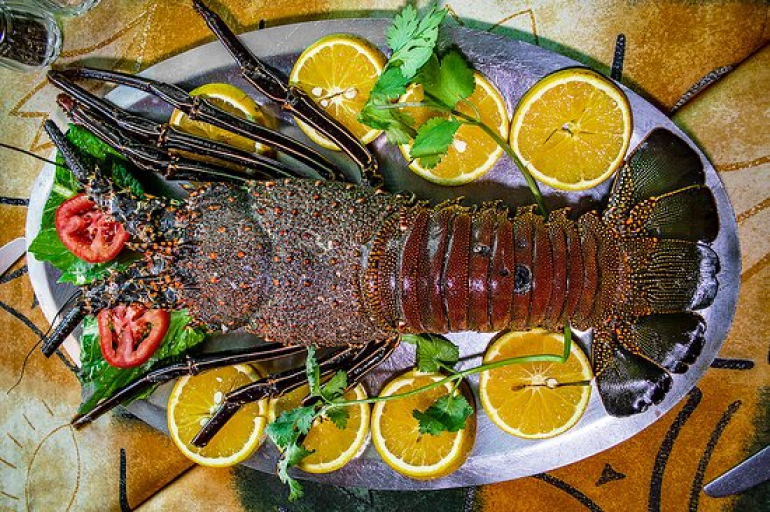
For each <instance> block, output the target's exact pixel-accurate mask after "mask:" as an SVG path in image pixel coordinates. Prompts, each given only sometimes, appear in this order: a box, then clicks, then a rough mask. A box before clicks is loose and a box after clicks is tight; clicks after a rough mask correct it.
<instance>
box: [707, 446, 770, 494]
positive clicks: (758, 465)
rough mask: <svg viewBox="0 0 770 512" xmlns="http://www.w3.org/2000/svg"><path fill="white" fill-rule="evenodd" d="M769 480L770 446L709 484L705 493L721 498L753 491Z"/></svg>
mask: <svg viewBox="0 0 770 512" xmlns="http://www.w3.org/2000/svg"><path fill="white" fill-rule="evenodd" d="M767 480H770V446H766V447H764V448H763V449H762V450H760V451H758V452H757V453H755V454H754V455H752V456H751V457H749V458H748V459H746V460H744V461H743V462H741V463H740V464H738V465H737V466H735V467H734V468H732V469H730V470H729V471H727V472H726V473H723V474H722V475H720V476H718V477H717V478H715V479H714V480H712V481H711V482H709V483H708V484H707V485H706V486H705V487H704V488H703V492H705V493H706V494H707V495H709V496H711V497H712V498H721V497H723V496H730V495H732V494H738V493H740V492H743V491H745V490H747V489H751V488H752V487H754V486H755V485H759V484H761V483H762V482H766V481H767Z"/></svg>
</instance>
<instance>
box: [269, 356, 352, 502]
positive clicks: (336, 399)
mask: <svg viewBox="0 0 770 512" xmlns="http://www.w3.org/2000/svg"><path fill="white" fill-rule="evenodd" d="M305 374H306V376H307V380H308V387H309V388H310V395H309V398H310V399H309V400H305V403H309V404H310V405H303V406H300V407H296V408H294V409H291V410H289V411H284V412H282V413H281V415H280V416H279V417H278V418H277V419H276V420H275V421H274V422H272V423H270V424H269V425H268V426H267V429H266V432H267V435H268V437H269V438H270V439H271V440H272V441H273V443H275V445H276V446H277V447H278V448H279V449H280V450H281V451H282V452H283V453H282V455H281V458H280V459H279V460H278V467H277V470H278V477H279V478H280V479H281V481H282V482H283V483H285V484H287V485H288V486H289V501H295V500H298V499H299V498H301V497H302V496H303V495H304V491H303V489H302V485H301V484H300V483H299V482H298V481H297V480H296V479H294V478H293V477H292V476H291V475H289V469H290V468H292V467H294V466H296V465H297V464H299V463H300V462H301V461H302V459H304V458H305V457H307V456H309V455H311V454H312V453H313V452H312V451H311V450H308V449H306V448H305V447H304V446H303V445H302V443H303V441H304V439H305V436H306V435H307V434H308V432H310V427H312V426H313V422H314V421H315V420H316V419H318V418H320V417H326V418H328V419H329V420H331V421H332V422H333V423H334V424H335V425H336V426H337V428H339V429H341V430H342V429H344V428H345V427H346V426H347V423H348V417H349V413H348V410H347V409H346V408H345V407H342V406H343V405H345V404H347V403H351V402H346V401H345V400H344V399H343V398H342V395H343V394H344V393H345V390H346V389H347V387H348V378H347V374H346V373H345V372H344V371H338V372H337V373H336V374H335V375H334V376H332V378H331V379H329V380H328V381H327V382H326V383H324V384H321V369H320V366H319V364H318V360H317V359H316V357H315V349H314V348H313V347H308V350H307V359H306V360H305ZM336 405H339V407H336ZM332 406H335V407H332Z"/></svg>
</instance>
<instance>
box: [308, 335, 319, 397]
mask: <svg viewBox="0 0 770 512" xmlns="http://www.w3.org/2000/svg"><path fill="white" fill-rule="evenodd" d="M305 375H307V383H308V386H309V387H310V395H311V396H321V388H320V382H321V368H320V367H319V366H318V361H317V360H316V358H315V347H313V346H312V345H310V346H308V347H307V359H305Z"/></svg>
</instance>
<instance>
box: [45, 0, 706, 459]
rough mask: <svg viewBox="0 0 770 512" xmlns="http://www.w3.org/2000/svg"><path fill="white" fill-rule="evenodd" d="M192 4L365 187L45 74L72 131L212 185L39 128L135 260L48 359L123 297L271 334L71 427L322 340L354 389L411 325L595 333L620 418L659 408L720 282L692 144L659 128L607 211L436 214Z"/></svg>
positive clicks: (456, 208)
mask: <svg viewBox="0 0 770 512" xmlns="http://www.w3.org/2000/svg"><path fill="white" fill-rule="evenodd" d="M194 5H195V7H196V9H197V10H198V12H199V13H200V14H201V15H202V16H203V18H204V20H205V21H206V22H207V24H208V25H209V26H210V27H211V29H212V30H213V31H214V33H215V34H216V35H217V36H218V38H219V39H220V41H222V43H223V44H224V45H225V47H226V48H227V49H228V51H229V52H230V53H231V55H232V56H233V57H234V58H235V60H236V61H237V63H238V65H239V66H240V68H241V70H242V72H243V75H244V77H245V78H246V79H247V80H248V81H249V82H250V83H252V84H253V85H254V86H255V87H257V88H258V89H259V90H260V91H261V92H263V93H264V94H265V95H266V96H267V97H268V98H270V99H272V100H274V101H277V102H279V103H280V104H281V105H282V106H283V107H284V108H286V109H289V110H290V111H291V112H293V113H295V114H296V115H297V116H298V117H299V118H300V119H302V120H303V121H305V122H307V123H308V124H310V125H311V126H313V127H314V128H315V129H316V130H318V131H320V132H321V133H323V134H324V135H325V136H326V137H327V138H329V139H331V140H335V141H336V142H337V143H338V145H339V146H340V147H341V148H342V149H343V150H344V151H345V152H346V153H347V154H348V156H349V157H350V158H351V159H352V160H353V161H354V162H355V163H356V164H357V165H358V167H359V168H360V170H361V176H360V181H361V183H360V184H355V183H350V182H343V181H339V179H340V178H341V174H340V173H339V172H338V171H337V170H336V169H335V167H334V165H333V164H331V163H330V162H329V161H328V160H326V159H325V158H324V157H323V156H321V155H320V154H319V153H317V152H316V151H315V150H313V149H312V148H309V147H307V146H305V145H304V144H302V143H300V142H297V141H295V140H292V139H290V138H288V137H287V136H285V135H283V134H281V133H279V132H276V131H272V130H270V129H268V128H265V127H262V126H259V125H256V124H254V123H251V122H249V121H246V120H243V119H240V118H237V117H235V116H233V115H230V114H228V113H226V112H224V111H222V110H220V109H218V108H217V107H216V106H214V105H212V104H211V103H209V102H208V101H207V100H205V99H202V98H199V97H191V96H190V95H188V94H187V93H186V92H185V91H183V90H182V89H181V88H179V87H176V86H173V85H170V84H164V83H160V82H157V81H153V80H150V79H147V78H141V77H138V76H129V75H125V74H121V73H117V72H112V71H105V70H97V69H90V68H72V69H67V70H62V71H51V72H49V79H50V81H51V82H52V83H54V84H55V85H57V86H58V87H59V88H61V89H62V90H63V91H64V92H65V94H63V95H61V96H60V97H59V104H60V105H61V106H62V107H63V109H64V110H65V112H66V113H67V114H68V116H69V118H70V119H71V121H72V122H73V123H75V124H77V125H81V126H84V127H85V128H87V129H89V130H90V131H92V132H93V133H94V134H96V135H97V136H98V137H100V138H101V139H103V140H104V141H105V142H107V143H108V144H110V145H111V146H113V147H114V148H115V149H117V150H118V151H120V152H121V153H122V154H124V155H125V156H126V158H127V159H128V160H130V161H131V162H133V163H134V164H135V166H136V167H137V168H139V169H142V170H149V171H156V172H159V173H160V174H161V175H162V176H164V177H165V178H166V179H170V180H194V181H200V182H205V184H204V185H202V186H201V187H199V188H197V189H195V190H192V191H191V192H190V193H189V196H188V197H187V198H186V199H185V200H183V201H181V202H180V201H176V200H172V199H167V198H164V197H149V198H145V199H139V198H137V197H136V196H135V195H134V194H133V193H132V192H131V191H130V190H123V189H119V188H118V187H116V186H115V185H114V184H113V183H112V182H111V181H110V179H109V177H108V176H106V175H105V174H104V173H103V172H102V171H100V169H99V168H98V167H96V168H95V167H89V166H88V165H87V164H86V163H85V162H84V161H82V160H81V158H80V157H79V155H78V151H77V149H76V148H75V147H74V146H72V145H71V144H70V143H69V142H68V141H67V140H66V138H65V137H64V136H63V134H62V133H61V132H60V131H59V129H58V128H57V127H56V125H55V124H54V123H53V122H52V121H48V122H47V123H46V130H47V131H48V133H49V135H50V137H51V139H52V140H53V141H54V143H55V145H56V146H57V148H58V150H59V151H60V153H61V154H62V155H63V157H64V160H65V161H66V163H67V165H68V167H69V168H70V170H71V171H72V172H73V174H74V175H75V176H76V178H77V179H78V181H79V182H80V183H81V185H82V186H83V187H84V188H85V190H86V194H87V195H88V196H89V197H90V198H91V199H92V200H93V201H94V202H95V203H96V204H97V205H98V206H99V208H100V209H101V210H103V211H104V212H107V213H108V214H109V215H111V216H113V217H114V218H115V219H116V220H117V221H119V222H120V223H121V224H122V225H123V226H124V227H125V229H126V231H127V232H128V234H129V236H130V238H131V242H130V244H129V247H130V248H133V249H136V250H141V251H142V252H143V253H144V258H143V259H140V260H137V261H135V262H134V263H132V264H131V265H130V266H129V267H128V269H126V270H125V271H122V272H113V273H111V274H110V275H109V276H108V277H106V278H105V279H103V280H101V281H98V282H95V283H92V284H90V285H87V286H86V287H84V288H83V289H82V290H81V292H80V293H79V295H77V296H76V298H75V299H73V307H72V308H71V310H70V311H69V313H67V314H66V315H65V317H64V318H63V319H62V321H61V322H60V323H59V324H58V325H57V326H56V328H55V329H54V330H53V332H52V333H51V335H50V336H48V337H47V338H46V339H45V340H44V343H43V352H44V354H46V355H50V354H52V353H53V352H54V351H55V350H56V349H57V347H58V346H59V345H60V344H61V343H62V341H63V340H64V339H65V338H66V337H67V336H68V335H69V334H70V333H71V332H72V331H73V330H74V328H75V327H76V326H77V325H78V324H79V322H80V321H81V320H82V319H83V318H84V317H85V316H86V315H90V314H96V313H98V312H99V311H101V310H105V309H109V308H113V307H116V306H119V305H131V304H143V305H146V306H147V307H153V308H163V309H182V308H186V309H187V310H188V311H189V314H190V315H191V316H192V317H193V318H195V320H196V321H197V322H198V323H199V324H201V325H204V326H206V327H207V328H209V329H211V330H217V329H226V330H233V329H241V330H244V331H246V332H249V333H253V334H256V335H257V336H259V337H261V338H262V339H263V340H264V342H263V343H258V344H255V345H254V346H253V347H248V348H246V349H239V350H231V351H227V352H223V353H215V354H207V355H202V356H187V358H186V359H185V360H183V361H180V362H175V363H172V364H168V365H165V366H161V367H159V368H156V369H154V370H151V371H150V372H149V373H147V374H145V375H144V376H143V377H141V378H139V379H138V380H136V381H134V382H133V383H131V384H129V385H128V386H126V387H125V388H123V389H120V390H118V391H117V392H116V393H115V394H114V395H113V396H111V397H110V398H107V399H105V400H102V401H101V402H100V403H99V404H97V405H96V407H95V408H93V409H92V410H91V411H89V412H87V413H85V414H83V415H80V416H77V417H75V418H74V419H73V421H72V423H73V425H74V426H75V427H81V426H83V425H86V424H88V423H90V422H91V421H93V420H94V419H96V418H97V417H99V416H100V415H102V414H104V413H105V412H107V411H108V410H110V409H111V408H113V407H114V406H116V405H117V404H119V403H121V402H123V401H125V400H127V399H129V398H131V397H133V396H136V395H137V394H139V393H141V392H142V391H144V390H146V389H147V388H149V387H151V386H153V385H156V384H158V383H160V382H165V381H168V380H171V379H173V378H176V377H179V376H182V375H192V374H196V373H198V372H201V371H206V370H208V369H211V368H215V367H220V366H226V365H231V364H238V363H244V362H258V361H265V360H272V359H277V358H283V357H287V356H291V355H297V354H300V353H302V352H304V350H305V347H306V346H308V345H313V346H319V347H329V348H330V350H329V351H328V352H327V353H325V355H323V356H322V357H321V358H319V364H320V371H321V374H322V375H330V374H331V373H333V372H335V371H337V370H340V369H345V370H346V371H347V374H348V383H349V385H350V386H353V385H354V384H355V383H357V382H358V381H360V380H361V379H362V377H363V376H364V375H365V374H366V373H367V372H368V371H369V370H371V369H372V368H374V367H375V366H377V365H378V364H380V363H381V362H382V361H383V360H385V359H386V358H387V357H388V356H389V355H390V354H391V353H392V352H393V350H394V349H395V348H396V347H397V345H398V343H399V339H400V336H401V335H402V334H405V333H423V332H430V333H448V332H455V331H462V330H470V331H478V332H497V331H500V330H504V329H519V330H521V329H527V328H531V327H536V326H543V327H546V328H549V329H557V328H560V327H562V326H564V325H572V326H574V327H576V328H578V329H582V330H587V329H592V330H593V341H592V365H593V368H594V372H595V375H596V381H597V387H598V390H599V393H600V395H601V398H602V401H603V403H604V406H605V408H606V410H607V412H608V413H609V414H612V415H615V416H626V415H631V414H636V413H640V412H642V411H644V410H646V409H647V408H648V407H649V406H650V405H652V404H657V403H659V402H660V401H661V400H662V399H663V397H664V396H665V395H666V393H667V391H668V390H669V388H670V386H671V383H672V377H671V373H683V372H686V371H687V368H688V367H689V365H691V364H692V363H693V362H694V361H695V360H696V358H697V357H698V355H699V354H700V351H701V349H702V346H703V343H704V333H705V329H706V326H705V322H704V320H703V318H702V317H701V316H700V315H699V314H698V313H696V312H695V311H696V310H699V309H703V308H706V307H708V306H709V305H710V304H711V303H712V302H713V300H714V298H715V296H716V294H717V291H718V288H719V284H718V280H717V274H718V273H719V260H718V257H717V255H716V253H715V252H714V251H713V250H712V249H711V248H710V247H709V246H708V243H710V242H712V241H714V239H715V238H716V235H717V233H718V231H719V220H718V215H717V209H716V205H715V201H714V197H713V195H712V194H711V192H710V190H709V189H708V188H707V187H706V186H705V184H704V182H705V176H704V171H703V166H702V163H701V160H700V157H699V156H698V155H697V154H696V153H695V151H694V150H693V149H692V148H691V147H690V146H689V145H688V144H687V143H686V142H685V141H684V140H682V139H681V138H679V137H678V136H676V135H674V134H673V133H671V132H670V131H667V130H664V129H656V130H654V131H652V132H651V133H650V134H648V136H647V137H646V138H645V139H644V140H643V141H642V142H641V143H640V144H639V145H638V146H637V148H636V149H635V150H634V151H633V152H632V153H631V155H630V156H629V157H628V158H627V160H626V162H625V163H624V165H623V167H622V168H621V169H620V171H619V172H618V174H617V177H616V179H615V182H614V185H613V187H612V190H611V193H610V195H609V200H608V204H607V206H606V208H605V209H604V210H603V211H602V212H601V213H597V212H588V213H585V214H583V215H581V216H579V217H578V218H577V219H572V218H570V212H569V211H568V210H567V209H561V210H557V211H554V212H552V213H550V215H549V216H548V217H547V218H544V217H543V216H542V215H540V214H539V213H537V212H536V209H535V207H534V206H533V207H522V208H518V209H516V210H515V211H512V210H511V209H509V208H508V207H506V206H503V205H502V204H499V203H485V204H482V205H479V206H464V205H462V204H461V202H459V201H448V202H445V203H442V204H439V205H437V206H430V205H429V204H428V203H427V202H424V201H418V200H416V199H415V198H414V197H412V196H409V195H405V194H391V193H388V192H386V191H384V190H383V189H382V188H380V187H379V185H380V183H381V182H380V180H379V178H378V176H377V160H376V159H375V158H374V156H373V155H372V154H371V153H370V152H369V150H368V149H367V148H366V147H365V146H363V145H361V144H360V143H359V142H358V141H357V140H356V139H355V137H353V136H352V135H351V134H350V133H349V132H348V131H347V130H346V129H345V128H344V127H342V126H341V125H339V124H338V123H337V122H336V121H334V120H333V119H332V118H331V117H329V116H328V115H327V114H326V113H325V112H324V111H323V110H322V109H321V108H320V107H318V106H316V105H315V103H314V102H313V101H312V100H310V99H309V98H308V97H307V95H306V94H305V93H303V92H302V91H301V90H300V89H298V88H296V87H294V86H287V85H285V84H283V83H282V82H281V81H280V80H279V79H278V78H277V75H276V74H275V73H274V72H273V71H272V70H270V69H269V68H268V67H267V66H265V65H264V64H263V63H262V62H260V61H259V60H258V59H257V58H256V57H254V56H253V55H251V54H250V53H249V51H248V50H247V49H246V48H245V47H244V46H243V45H242V44H241V43H240V42H239V41H238V39H237V38H236V36H235V35H234V34H233V33H232V32H231V31H230V30H229V28H228V27H227V26H226V25H225V24H224V23H223V22H222V20H221V18H219V17H218V16H217V15H216V14H215V13H213V12H212V11H210V10H209V9H208V8H207V7H206V6H205V5H204V4H203V3H202V2H200V1H197V0H196V1H195V2H194ZM75 78H91V79H99V80H105V81H110V82H114V83H117V84H120V85H126V86H129V87H134V88H138V89H140V90H143V91H145V92H147V93H150V94H152V95H155V96H157V97H159V98H160V99H162V100H164V101H166V102H168V103H170V104H172V105H173V106H174V107H176V108H178V109H180V110H182V111H183V112H185V113H186V114H188V115H189V116H190V117H191V118H193V119H199V120H203V121H206V122H209V123H211V124H214V125H216V126H218V127H221V128H224V129H227V130H230V131H232V132H235V133H237V134H239V135H243V136H246V137H249V138H251V139H253V140H256V141H259V142H261V143H263V144H267V145H270V146H272V147H274V148H276V149H277V150H278V151H280V152H282V153H284V154H286V155H288V156H291V157H293V158H294V159H295V160H296V161H297V163H298V164H299V165H288V164H285V163H280V162H278V161H276V160H272V159H269V158H266V157H263V156H259V155H254V154H250V153H247V152H243V151H240V150H237V149H234V148H231V147H229V146H225V145H222V144H220V143H217V142H213V141H210V140H205V139H200V138H198V137H195V136H192V135H188V134H184V133H181V132H178V131H176V130H174V129H173V128H171V127H169V126H167V125H162V124H157V123H154V122H152V121H149V120H147V119H144V118H142V117H139V116H137V115H135V114H131V113H129V112H126V111H124V110H121V109H119V108H117V107H116V106H114V105H112V104H111V103H109V102H107V101H105V100H104V99H101V98H98V97H96V96H94V95H92V94H90V93H88V92H87V91H85V89H83V88H82V87H80V86H79V85H77V84H76V83H75V81H74V79H75ZM179 150H181V151H184V153H179V152H178V151H179ZM175 151H176V152H175ZM198 155H202V156H204V157H206V158H205V159H200V158H195V157H196V156H198ZM212 159H215V161H217V162H221V165H217V164H214V163H212ZM318 176H320V177H321V178H322V179H318ZM304 383H306V376H305V372H304V370H303V369H289V370H286V371H283V372H281V373H277V374H274V375H270V376H268V377H266V378H263V379H261V380H259V381H256V382H254V383H252V384H249V385H247V386H245V387H243V388H240V389H237V390H235V391H232V392H230V393H229V394H227V395H226V396H225V397H224V399H223V401H222V404H221V405H220V407H219V408H218V409H217V410H216V412H215V413H214V414H213V416H212V417H211V419H210V420H209V421H208V422H207V423H206V424H205V425H204V426H203V427H202V429H201V431H200V432H199V433H198V435H197V436H196V437H195V438H194V439H193V443H194V444H196V445H198V446H203V445H205V444H206V443H208V442H209V441H210V440H211V438H212V437H213V436H214V435H215V434H216V433H217V432H218V431H219V430H220V429H221V427H222V425H224V423H225V422H226V421H227V420H228V419H229V418H231V417H232V416H233V414H235V412H236V411H237V410H238V409H239V408H240V407H241V406H242V405H243V404H245V403H247V402H250V401H256V400H259V399H263V398H267V397H276V396H279V395H281V394H283V393H286V392H288V391H291V390H293V389H296V388H298V387H300V386H301V385H303V384H304Z"/></svg>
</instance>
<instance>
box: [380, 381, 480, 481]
mask: <svg viewBox="0 0 770 512" xmlns="http://www.w3.org/2000/svg"><path fill="white" fill-rule="evenodd" d="M443 378H444V376H443V375H438V374H425V373H418V372H416V371H410V372H408V373H405V374H403V375H400V376H398V377H396V378H395V379H393V380H391V381H390V382H389V383H388V384H387V385H386V386H385V388H384V389H383V390H382V392H381V393H380V396H381V397H383V396H391V395H396V394H402V393H406V392H408V391H412V390H414V389H418V388H421V387H425V386H427V385H429V384H431V383H434V382H437V381H439V380H441V379H443ZM451 391H452V383H446V384H444V385H441V386H438V387H436V388H433V389H431V390H428V391H424V392H422V393H418V394H416V395H414V396H410V397H405V398H401V399H396V400H390V401H386V402H378V403H377V404H376V405H375V406H374V410H373V411H372V441H373V442H374V446H375V448H376V449H377V451H378V452H379V454H380V456H381V457H382V460H384V461H385V463H386V464H387V465H388V466H390V467H391V468H393V469H394V470H396V471H398V472H399V473H401V474H403V475H406V476H409V477H412V478H415V479H417V480H429V479H433V478H439V477H442V476H446V475H448V474H450V473H452V472H453V471H455V470H456V469H457V468H459V467H460V466H462V464H463V462H465V460H466V459H467V458H468V455H470V452H471V449H472V448H473V442H474V440H475V438H476V416H475V414H472V415H471V416H470V417H469V418H468V419H467V420H466V422H465V428H464V429H462V430H459V431H457V432H442V433H441V434H439V435H431V434H421V433H420V427H419V422H418V421H417V420H416V419H415V418H414V416H413V415H412V413H413V411H415V410H418V411H423V412H424V411H425V410H426V409H428V407H430V406H431V405H433V403H434V402H435V401H436V400H437V399H438V398H440V397H441V396H444V395H446V394H448V393H450V392H451ZM463 391H465V393H464V394H465V395H466V398H469V402H471V403H473V401H472V399H471V398H470V397H471V395H470V393H468V392H467V389H466V390H463Z"/></svg>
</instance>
